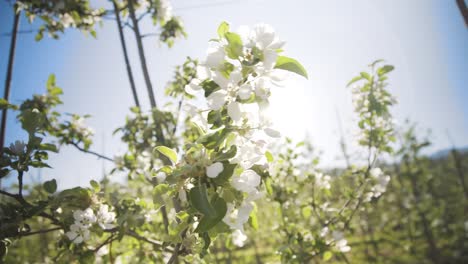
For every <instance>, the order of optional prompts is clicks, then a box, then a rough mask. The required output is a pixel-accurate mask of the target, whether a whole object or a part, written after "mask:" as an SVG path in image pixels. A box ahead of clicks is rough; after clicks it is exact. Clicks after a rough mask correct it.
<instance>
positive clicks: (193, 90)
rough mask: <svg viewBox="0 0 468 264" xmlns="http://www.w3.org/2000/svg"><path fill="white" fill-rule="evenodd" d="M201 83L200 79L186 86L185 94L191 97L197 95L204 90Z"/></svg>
mask: <svg viewBox="0 0 468 264" xmlns="http://www.w3.org/2000/svg"><path fill="white" fill-rule="evenodd" d="M200 83H201V81H200V80H199V79H193V80H192V81H190V83H189V84H187V85H185V92H186V93H188V94H190V95H196V94H197V93H198V92H199V91H201V90H202V87H201V86H200Z"/></svg>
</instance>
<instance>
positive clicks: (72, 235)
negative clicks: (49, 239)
mask: <svg viewBox="0 0 468 264" xmlns="http://www.w3.org/2000/svg"><path fill="white" fill-rule="evenodd" d="M115 216H116V215H115V213H114V212H111V211H109V206H108V205H106V204H101V205H100V207H99V209H98V211H97V212H96V214H94V211H93V210H92V209H91V208H87V209H85V210H76V211H75V212H73V218H74V220H75V222H74V223H73V224H72V225H71V226H70V231H68V232H67V233H66V234H65V235H66V236H67V237H68V239H70V240H71V241H73V243H75V244H80V243H82V242H84V241H86V240H88V239H89V237H90V231H89V229H90V228H91V227H92V226H93V224H96V223H97V224H98V225H99V226H100V227H101V228H102V229H104V230H106V229H111V228H113V227H114V226H115V225H114V222H115Z"/></svg>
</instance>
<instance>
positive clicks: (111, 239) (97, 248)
mask: <svg viewBox="0 0 468 264" xmlns="http://www.w3.org/2000/svg"><path fill="white" fill-rule="evenodd" d="M116 239H117V237H115V236H114V234H112V235H110V236H109V237H108V238H107V239H106V240H104V242H102V243H101V244H100V245H99V246H97V247H96V248H95V249H94V250H93V251H94V252H98V251H99V249H101V248H102V247H103V246H105V245H107V244H109V243H111V242H112V241H114V240H116Z"/></svg>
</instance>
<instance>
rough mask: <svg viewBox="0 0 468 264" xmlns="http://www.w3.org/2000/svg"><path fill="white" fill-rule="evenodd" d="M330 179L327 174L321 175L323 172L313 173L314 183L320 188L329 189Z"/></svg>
mask: <svg viewBox="0 0 468 264" xmlns="http://www.w3.org/2000/svg"><path fill="white" fill-rule="evenodd" d="M330 180H331V177H330V176H328V175H323V173H321V172H318V173H316V174H315V185H316V186H317V187H318V188H320V189H327V190H329V189H330V187H331V186H330Z"/></svg>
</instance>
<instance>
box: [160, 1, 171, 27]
mask: <svg viewBox="0 0 468 264" xmlns="http://www.w3.org/2000/svg"><path fill="white" fill-rule="evenodd" d="M157 12H158V18H159V19H160V20H162V21H165V22H166V21H169V20H170V19H171V18H172V6H171V3H170V2H169V1H168V0H159V5H158V10H157Z"/></svg>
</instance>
